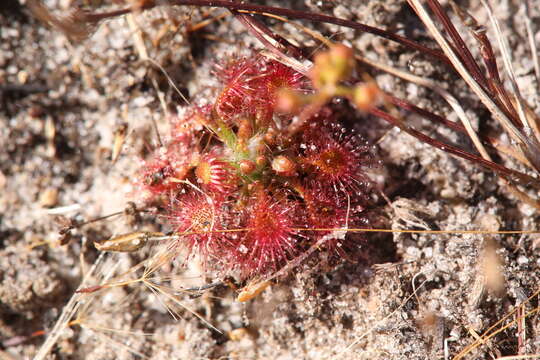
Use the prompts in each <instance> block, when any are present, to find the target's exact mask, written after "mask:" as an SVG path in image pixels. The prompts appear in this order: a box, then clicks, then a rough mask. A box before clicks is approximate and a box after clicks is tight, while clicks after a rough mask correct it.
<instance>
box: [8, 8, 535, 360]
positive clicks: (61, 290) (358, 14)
mask: <svg viewBox="0 0 540 360" xmlns="http://www.w3.org/2000/svg"><path fill="white" fill-rule="evenodd" d="M101 3H102V1H99V0H97V1H87V2H85V5H89V6H93V7H99V6H100V5H101ZM461 3H462V5H463V6H464V7H465V8H467V9H468V10H469V11H471V13H473V14H475V16H477V18H478V20H479V21H480V22H481V23H485V24H487V23H488V21H487V17H486V14H485V11H484V10H483V9H482V7H481V6H480V5H478V4H476V2H470V4H469V2H467V1H463V2H461ZM520 3H521V2H520V1H517V0H516V1H501V2H500V3H499V2H498V1H497V4H495V5H494V6H495V9H496V14H497V16H498V17H499V19H500V20H501V21H502V24H503V29H504V32H505V34H506V35H507V39H508V41H509V44H510V46H511V49H512V53H513V57H514V66H515V71H516V73H517V77H518V82H519V84H520V86H521V87H522V91H523V96H524V98H525V99H526V100H527V101H528V102H529V104H530V105H531V106H532V107H533V109H534V110H535V111H536V113H537V114H538V113H540V108H539V107H538V104H539V95H538V84H537V83H536V82H535V80H534V70H533V63H532V59H531V55H530V50H529V48H528V46H527V40H526V32H525V25H524V22H523V15H522V11H523V9H522V8H521V7H519V6H518V5H517V4H520ZM45 4H46V6H47V7H49V8H50V9H52V10H54V11H56V12H57V13H58V14H66V13H67V11H68V10H67V9H69V8H70V7H73V6H75V5H77V3H76V2H75V1H70V0H47V1H45ZM321 4H324V5H321ZM280 5H281V6H291V7H294V8H296V9H305V10H307V9H309V10H311V11H318V12H325V13H328V14H334V15H336V16H339V17H345V18H348V19H353V20H358V21H361V22H364V23H367V24H369V25H376V26H380V27H383V28H387V29H391V30H396V31H400V32H401V33H402V34H405V35H407V36H409V37H412V38H415V39H418V40H419V41H422V42H425V43H426V44H432V43H431V41H430V40H429V35H428V34H427V33H426V32H425V30H424V28H423V26H422V25H420V24H419V22H418V20H417V19H416V17H415V16H414V15H413V13H412V12H411V10H410V9H409V8H408V7H407V5H406V4H405V3H404V2H403V1H382V0H373V1H359V0H340V1H338V0H336V1H331V2H330V1H329V2H319V1H312V0H307V1H306V3H305V5H304V4H299V3H298V2H296V1H291V2H290V4H289V3H288V2H281V3H280ZM100 9H103V7H100ZM532 10H533V19H536V20H538V19H539V18H540V9H539V8H538V6H537V7H536V8H533V9H532ZM221 13H225V11H221V10H215V11H213V12H212V13H211V14H212V15H218V14H221ZM206 18H208V13H207V10H199V9H190V8H171V7H163V8H159V9H154V10H151V11H148V12H145V13H144V14H139V15H136V16H134V17H132V18H131V19H130V18H127V17H123V18H118V19H115V20H111V21H107V22H105V23H103V24H101V25H100V26H99V27H98V28H97V29H96V30H95V33H94V34H93V35H92V36H91V37H90V38H89V39H87V40H85V41H71V42H70V41H69V40H68V39H67V38H66V36H64V35H63V34H62V33H61V32H59V31H57V30H54V29H48V28H46V27H45V26H43V25H42V24H41V23H39V22H38V21H37V20H35V19H34V18H33V17H32V16H31V15H30V13H29V11H28V9H27V8H26V7H25V3H24V0H21V3H19V2H18V1H17V0H3V1H2V2H1V3H0V25H1V27H0V38H1V41H0V315H1V316H0V338H1V345H0V357H1V358H6V359H26V358H28V359H30V358H32V357H33V356H34V355H35V354H36V353H37V352H38V350H39V349H40V347H41V345H42V344H43V342H44V340H45V337H46V336H41V335H40V333H37V334H36V336H34V337H31V335H32V334H34V333H35V332H39V331H41V330H44V331H45V333H46V334H50V333H51V330H52V328H53V326H54V324H55V322H56V320H57V318H58V317H59V316H60V314H61V312H62V308H63V307H64V306H65V305H66V304H67V303H68V301H69V300H70V299H71V298H72V296H74V291H75V290H76V289H77V288H78V287H79V285H80V284H81V281H82V279H83V277H84V276H85V274H89V273H90V274H91V275H90V276H88V277H87V279H86V282H85V284H87V286H90V285H95V284H99V283H101V282H102V281H104V280H105V279H107V278H110V277H111V276H116V275H118V274H121V273H122V272H124V271H127V270H128V269H129V268H130V267H132V266H134V265H135V264H137V263H138V262H139V261H142V260H143V259H145V258H148V257H149V256H151V255H152V254H155V251H157V250H156V249H155V248H149V249H143V250H141V251H140V252H138V253H134V254H121V255H118V254H104V255H100V254H99V253H98V251H97V250H96V249H95V248H94V247H93V245H92V244H93V242H94V241H99V240H103V239H106V238H108V237H110V236H112V235H115V234H121V233H125V232H129V231H133V230H134V229H146V230H158V229H159V225H157V224H156V221H155V219H153V218H152V217H151V216H147V215H144V216H142V219H138V220H137V221H135V220H134V219H133V218H132V217H130V216H120V217H116V218H113V219H110V220H106V221H101V222H98V223H94V224H91V225H88V226H86V227H83V228H82V229H80V230H76V231H74V232H73V236H72V237H71V238H70V239H69V240H70V241H69V243H68V244H67V245H60V244H59V242H58V238H59V236H58V230H59V228H61V226H62V224H63V221H65V219H66V218H73V219H75V220H77V221H84V220H87V219H92V218H95V217H98V216H102V215H105V214H110V213H113V212H116V211H122V210H123V209H125V208H126V206H127V204H128V201H130V200H131V198H130V196H129V193H130V180H131V179H132V178H133V177H134V176H135V174H136V170H137V168H138V166H139V165H140V162H141V158H142V157H143V156H144V154H145V152H146V149H147V147H148V146H149V145H150V146H153V145H155V144H157V138H156V135H155V133H154V132H153V128H152V120H155V121H156V123H157V124H158V126H159V128H160V129H161V130H162V131H166V127H167V123H168V120H167V117H168V116H175V115H171V114H175V113H177V114H178V116H181V114H182V112H183V111H184V108H185V105H184V103H183V102H182V99H181V98H180V96H179V95H178V93H177V92H176V91H175V90H174V89H173V88H172V87H171V86H170V84H169V83H168V82H167V79H166V78H165V76H164V75H163V73H162V72H161V71H159V70H158V69H157V67H156V66H155V65H154V64H153V63H151V62H149V61H145V60H143V59H144V56H145V54H144V52H145V51H146V52H147V56H148V58H150V59H152V60H153V61H154V62H155V63H157V64H159V65H160V66H161V67H162V68H163V69H164V70H165V71H166V72H167V74H168V75H169V76H170V78H171V79H172V81H173V82H174V83H175V84H176V86H177V87H178V88H179V90H180V91H181V92H182V93H183V94H184V95H185V96H186V97H187V98H188V99H190V100H193V101H197V100H200V99H205V98H212V96H213V94H215V91H216V87H217V86H218V84H217V81H216V80H215V78H214V76H213V75H212V72H211V70H212V68H213V66H214V64H215V63H216V62H217V61H219V60H220V59H226V58H227V57H228V56H231V54H238V53H248V52H249V51H250V48H253V49H260V48H261V45H260V44H258V43H257V41H256V40H255V39H253V38H252V37H250V36H249V34H247V33H246V31H245V30H244V29H243V28H242V26H241V25H240V24H239V23H238V22H236V21H235V20H234V19H233V18H232V17H231V16H230V15H227V16H224V17H223V18H222V19H220V20H219V21H218V22H214V23H212V24H210V25H208V26H207V27H206V28H203V29H201V30H199V31H196V32H191V33H190V32H187V31H186V27H187V26H188V25H189V24H192V25H193V24H197V23H198V22H200V21H201V20H202V19H206ZM270 24H271V25H272V26H273V28H275V29H276V30H279V31H280V32H281V33H282V34H284V35H285V36H286V37H288V38H290V39H293V40H295V41H298V42H299V43H302V44H305V45H306V46H315V45H316V44H315V42H313V41H311V40H310V39H309V38H308V37H307V36H305V35H303V34H301V33H299V32H298V30H297V29H296V28H294V27H293V26H292V25H290V24H283V23H279V22H277V21H274V22H270ZM304 25H306V26H308V27H311V28H316V29H318V30H320V31H322V32H323V33H324V34H325V35H332V36H333V38H334V39H335V40H340V41H343V42H345V43H347V44H349V45H352V46H353V47H354V48H355V49H357V51H358V52H359V53H361V54H363V55H364V56H368V57H370V58H372V59H378V61H380V62H383V63H387V64H391V65H394V66H396V67H400V68H403V69H408V70H409V71H411V72H413V73H415V74H417V75H421V76H425V77H428V78H431V79H435V80H437V81H438V82H440V83H441V84H442V85H443V86H444V87H446V88H447V89H448V90H450V91H451V92H452V93H453V95H454V96H456V97H457V98H458V99H459V101H460V102H461V103H462V105H463V106H464V107H465V109H466V112H467V114H468V115H469V116H471V117H472V118H473V120H474V122H475V124H476V125H477V126H478V127H479V128H480V129H481V130H482V131H485V132H490V134H491V135H493V136H497V135H498V132H497V129H496V128H494V127H493V126H492V125H491V124H492V121H491V120H490V119H489V114H488V113H487V112H486V111H485V110H484V109H483V107H482V106H481V105H480V104H479V102H478V101H477V100H476V98H475V97H474V96H473V95H471V93H470V91H469V90H468V89H467V87H466V86H465V85H464V83H463V82H462V81H461V80H459V79H457V77H456V76H455V75H454V74H453V73H451V72H450V71H449V70H448V69H447V68H446V67H444V66H443V65H441V64H437V63H434V62H433V61H430V60H429V59H427V58H425V57H424V56H418V55H415V53H413V52H410V51H406V50H404V49H403V47H400V46H398V45H395V44H392V43H389V42H388V41H386V40H381V39H379V38H376V37H374V36H371V35H366V34H359V33H358V32H354V31H350V30H345V29H340V28H338V27H336V26H324V25H315V24H310V23H304ZM490 35H492V34H491V33H490ZM536 41H537V43H540V32H538V33H536ZM372 74H373V75H374V76H376V79H377V81H378V83H379V84H380V86H381V87H382V88H383V89H384V90H386V91H390V92H392V93H394V94H395V95H396V96H400V97H403V98H406V99H409V100H411V101H412V102H413V103H415V104H418V105H419V106H422V107H426V108H428V109H430V110H432V111H434V112H437V113H440V114H442V115H445V116H448V117H449V118H450V119H452V120H456V117H455V115H454V114H452V113H451V111H450V108H449V107H448V106H447V105H446V104H445V103H444V101H443V100H442V99H441V98H440V97H438V95H436V94H435V93H434V92H433V91H431V90H428V89H425V88H421V87H418V86H416V85H411V84H409V83H405V82H402V81H398V80H396V79H394V78H392V77H391V76H389V75H385V74H382V73H378V72H375V71H373V72H372ZM160 96H162V100H163V103H164V104H166V106H165V107H164V106H162V103H161V102H160V100H159V97H160ZM333 106H334V107H336V108H337V109H341V111H343V114H344V117H345V118H347V119H349V120H350V121H349V122H350V124H351V126H355V127H358V128H359V129H360V130H361V131H362V132H363V133H364V134H365V136H366V137H369V138H370V139H371V140H372V141H373V142H375V141H377V140H378V139H380V138H381V137H382V136H383V135H384V137H382V140H381V141H380V142H379V143H378V156H379V157H380V159H381V161H382V164H383V166H382V167H381V169H380V170H379V171H378V172H377V173H376V174H374V177H375V178H376V179H377V181H378V182H379V184H380V186H381V189H382V190H383V191H384V192H385V193H386V194H387V195H388V196H389V198H390V199H391V201H392V202H393V205H394V208H395V209H397V210H398V211H397V212H396V211H395V210H394V211H392V210H391V209H390V207H389V206H385V204H384V202H380V203H379V204H378V205H377V206H376V207H377V208H376V209H374V210H373V211H374V212H375V213H377V214H381V215H378V216H380V217H381V223H383V224H384V226H387V227H393V228H414V229H442V230H464V229H471V230H472V229H486V230H498V229H533V228H537V227H538V223H539V221H538V220H539V219H540V214H538V212H536V211H535V210H534V209H533V208H531V207H529V206H527V205H526V204H523V203H522V202H520V201H518V200H516V199H515V198H513V197H512V196H511V195H509V194H508V192H507V191H506V190H505V189H504V187H503V186H502V183H501V181H500V179H498V177H497V176H496V175H494V174H493V173H492V172H489V171H486V170H483V169H481V168H479V167H477V166H474V165H472V164H471V163H469V162H466V161H463V160H458V159H456V158H453V157H451V156H449V155H448V154H446V153H444V152H442V151H438V150H434V149H433V148H432V147H430V146H429V145H427V144H423V143H420V142H419V141H417V140H415V139H413V138H411V137H410V136H409V135H407V134H404V133H400V132H399V131H397V130H396V129H391V128H390V127H389V126H388V125H386V124H384V123H383V122H381V121H380V120H377V119H374V118H369V117H365V116H362V115H359V114H358V113H356V112H354V111H353V110H352V109H351V108H350V107H349V106H348V105H347V104H344V103H343V102H336V103H335V104H333ZM407 119H408V121H411V122H412V123H413V124H414V125H415V127H416V128H417V129H420V130H422V131H424V132H426V133H428V134H430V135H432V136H437V137H440V138H443V139H449V140H450V141H452V142H453V143H455V144H458V145H459V146H460V147H462V148H464V149H471V148H472V147H471V144H470V143H469V141H468V140H467V139H466V138H465V137H464V136H462V135H456V134H455V133H453V132H451V131H449V130H447V129H444V128H441V127H440V126H434V125H433V124H430V123H428V122H426V121H423V120H421V119H418V118H415V117H414V116H408V115H407ZM124 124H127V125H128V127H129V135H128V138H127V141H126V145H125V146H124V149H123V152H122V155H121V156H120V158H119V160H118V161H116V162H114V163H113V162H112V161H111V153H112V147H113V141H114V134H115V131H116V130H117V129H118V128H120V127H121V126H123V125H124ZM503 161H506V160H503ZM507 165H509V166H514V167H518V168H519V165H517V164H512V163H510V162H507ZM537 195H538V194H534V193H531V196H533V197H537ZM56 213H59V214H56ZM384 214H388V215H384ZM62 216H63V217H64V218H62ZM383 220H384V221H383ZM538 245H539V243H538V238H537V237H534V236H517V235H516V236H495V235H494V236H479V235H470V234H469V235H456V234H446V235H425V234H370V235H368V236H367V240H364V241H363V242H362V244H361V246H360V247H359V249H358V250H357V251H355V252H353V253H352V254H351V256H350V257H351V258H350V259H349V261H343V262H341V263H339V264H337V265H336V266H335V267H333V268H328V267H324V266H322V265H320V264H319V263H318V261H317V259H316V258H313V259H308V261H306V262H305V263H304V264H302V265H301V266H300V267H299V269H298V270H297V271H295V272H294V273H295V275H294V276H293V275H291V276H289V277H288V278H286V279H282V280H281V281H280V282H279V283H277V284H275V285H273V286H271V287H270V288H269V289H268V290H266V291H265V292H264V293H263V294H262V295H260V296H259V297H257V298H255V299H253V300H251V301H249V302H247V303H239V302H237V301H235V293H234V291H232V290H231V289H229V288H227V287H218V288H216V289H214V290H211V291H208V292H206V293H205V294H204V295H203V296H201V297H190V296H188V295H187V294H183V293H179V294H176V295H175V299H178V301H181V303H182V306H180V305H179V304H175V303H174V301H170V299H167V298H166V297H164V296H163V295H162V296H156V294H155V293H153V292H152V291H150V290H149V289H148V288H147V287H144V286H143V285H142V284H140V283H136V284H133V285H130V286H123V287H116V288H112V289H106V290H103V291H101V292H97V293H92V294H83V295H76V299H78V307H77V308H76V309H75V310H74V315H73V317H72V319H75V321H72V323H71V324H70V326H69V327H68V328H67V329H65V330H64V331H63V332H62V333H61V335H60V336H59V338H58V339H57V341H55V344H54V345H53V346H52V348H51V350H50V351H48V355H47V356H46V357H45V358H47V359H131V358H138V357H142V358H151V359H217V358H221V359H229V358H230V359H327V358H328V359H337V358H341V359H428V358H429V359H443V358H447V357H448V356H450V357H452V356H455V355H457V354H458V353H459V352H460V351H461V350H462V349H464V348H465V347H466V346H467V345H469V344H472V343H473V342H474V341H475V339H476V338H475V336H476V334H481V333H482V332H484V331H486V330H487V329H488V328H489V327H490V326H492V325H494V324H495V323H496V322H497V321H498V320H499V319H502V318H503V317H504V316H505V314H508V313H509V312H511V311H512V310H513V309H514V308H515V307H516V306H517V305H519V304H521V303H522V302H523V301H524V300H526V299H527V298H528V297H529V296H530V295H532V294H533V293H534V292H535V291H536V290H538V284H539V280H540V279H539V277H540V273H539V272H538V269H539V265H540V256H539V255H538V249H537V247H538ZM93 264H97V265H96V266H95V267H94V268H93V267H92V266H93ZM159 276H162V277H166V276H169V277H170V276H173V277H174V281H172V282H171V285H172V286H173V288H176V289H178V288H180V287H185V286H194V285H200V284H205V283H209V282H212V281H213V280H215V279H213V278H212V274H204V273H203V272H202V270H201V269H200V266H198V265H197V264H196V263H193V264H190V266H189V267H188V268H187V269H186V268H180V266H179V265H178V264H177V262H174V261H173V262H172V263H171V264H170V265H169V266H167V267H166V268H164V269H161V270H160V275H159ZM415 290H417V291H416V292H414V291H415ZM413 292H414V293H413ZM164 303H167V305H168V306H169V307H170V312H171V313H169V312H168V311H167V309H166V307H165V306H164ZM536 306H538V304H537V300H533V301H531V302H526V303H525V304H524V305H523V306H522V307H521V310H520V311H522V312H523V311H524V312H527V311H531V310H534V309H536ZM188 309H191V311H193V312H196V313H198V314H200V317H201V318H202V319H199V318H197V317H196V316H194V315H193V314H192V313H191V311H188ZM175 317H176V319H175ZM515 319H516V315H512V316H510V317H509V318H508V319H506V320H505V321H504V322H503V323H502V324H509V323H510V322H511V321H512V320H515ZM539 326H540V322H539V321H538V318H537V317H536V316H534V315H533V316H529V317H528V318H527V319H526V320H525V321H524V322H521V323H520V324H519V327H518V325H517V324H516V322H514V323H513V324H511V325H510V326H509V327H508V328H506V329H504V330H503V331H501V332H500V333H499V334H497V335H496V336H494V337H493V338H492V339H490V340H489V341H487V342H486V343H485V344H484V345H482V346H479V347H478V348H476V349H475V350H473V351H472V352H471V353H470V354H469V355H468V358H471V359H473V358H474V359H492V358H496V357H500V356H504V355H515V354H518V353H520V354H534V353H540V349H539V348H540V335H539V334H540V333H539V331H538V328H539ZM520 336H521V338H520ZM445 351H447V352H448V354H449V355H447V354H445Z"/></svg>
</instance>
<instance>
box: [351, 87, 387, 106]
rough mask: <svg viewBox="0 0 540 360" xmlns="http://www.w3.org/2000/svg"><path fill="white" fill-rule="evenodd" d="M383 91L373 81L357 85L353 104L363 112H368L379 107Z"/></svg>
mask: <svg viewBox="0 0 540 360" xmlns="http://www.w3.org/2000/svg"><path fill="white" fill-rule="evenodd" d="M380 97H381V90H380V89H379V87H378V86H377V84H376V83H375V82H373V81H370V82H367V83H362V84H358V85H356V87H355V88H354V91H353V102H354V104H355V105H356V107H357V108H358V109H360V110H362V111H368V110H369V109H371V108H372V107H374V106H377V103H378V102H379V99H380Z"/></svg>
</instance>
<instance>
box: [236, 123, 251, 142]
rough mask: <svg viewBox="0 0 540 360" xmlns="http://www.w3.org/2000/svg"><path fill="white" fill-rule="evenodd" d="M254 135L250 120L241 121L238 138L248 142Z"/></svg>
mask: <svg viewBox="0 0 540 360" xmlns="http://www.w3.org/2000/svg"><path fill="white" fill-rule="evenodd" d="M252 134H253V126H252V125H251V121H250V120H249V119H241V120H240V121H239V124H238V131H237V136H238V138H239V139H242V140H247V139H249V138H250V137H251V136H252Z"/></svg>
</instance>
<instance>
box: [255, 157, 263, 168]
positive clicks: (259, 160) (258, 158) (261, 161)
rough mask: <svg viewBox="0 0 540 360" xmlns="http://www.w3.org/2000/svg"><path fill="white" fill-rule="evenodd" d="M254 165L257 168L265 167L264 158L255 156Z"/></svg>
mask: <svg viewBox="0 0 540 360" xmlns="http://www.w3.org/2000/svg"><path fill="white" fill-rule="evenodd" d="M255 163H256V164H257V165H259V166H264V165H266V157H264V156H262V155H260V156H257V158H256V159H255Z"/></svg>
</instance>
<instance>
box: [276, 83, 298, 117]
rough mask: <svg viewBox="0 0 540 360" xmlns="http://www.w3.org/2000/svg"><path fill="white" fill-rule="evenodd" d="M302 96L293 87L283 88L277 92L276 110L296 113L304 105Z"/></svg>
mask: <svg viewBox="0 0 540 360" xmlns="http://www.w3.org/2000/svg"><path fill="white" fill-rule="evenodd" d="M302 103H303V101H302V98H301V96H300V94H297V93H296V92H295V91H292V90H291V89H287V88H282V89H280V90H279V91H278V93H277V100H276V110H277V111H280V112H284V113H295V112H297V111H298V109H299V108H300V106H302Z"/></svg>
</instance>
